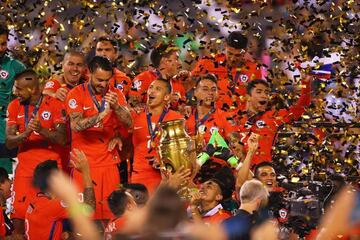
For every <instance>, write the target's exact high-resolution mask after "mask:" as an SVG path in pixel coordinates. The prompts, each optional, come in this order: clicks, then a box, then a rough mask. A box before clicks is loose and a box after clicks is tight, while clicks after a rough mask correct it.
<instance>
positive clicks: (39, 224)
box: [26, 149, 95, 240]
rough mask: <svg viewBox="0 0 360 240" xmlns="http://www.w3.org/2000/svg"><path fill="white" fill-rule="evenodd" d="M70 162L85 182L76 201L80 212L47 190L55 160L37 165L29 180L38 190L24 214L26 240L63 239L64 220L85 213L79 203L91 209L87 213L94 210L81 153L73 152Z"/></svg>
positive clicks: (87, 175) (89, 180)
mask: <svg viewBox="0 0 360 240" xmlns="http://www.w3.org/2000/svg"><path fill="white" fill-rule="evenodd" d="M72 161H73V163H74V165H75V166H76V168H77V169H79V171H81V173H82V179H83V181H84V192H83V193H81V194H79V199H78V201H79V204H78V206H77V207H78V208H79V209H74V208H73V207H72V206H70V207H69V209H67V206H66V205H65V204H64V202H63V201H61V199H58V198H57V197H58V196H56V194H54V193H53V192H52V191H51V189H49V177H51V175H52V174H53V173H54V172H56V171H59V169H58V166H57V163H56V161H53V160H47V161H45V162H43V163H40V164H39V165H38V166H36V168H35V171H34V176H33V179H32V183H33V185H34V186H35V187H36V188H37V189H39V191H38V192H37V194H36V197H35V198H34V199H33V200H32V201H31V203H30V205H29V207H28V209H27V212H26V236H27V239H29V240H30V239H63V238H62V233H63V231H64V232H65V231H66V229H65V228H64V225H63V221H64V220H65V219H67V218H68V215H69V214H70V216H71V214H77V213H76V211H82V210H87V209H86V207H85V208H82V207H84V206H82V205H80V203H81V202H84V203H85V204H87V205H88V207H90V208H89V209H88V210H89V211H92V210H93V209H94V207H95V193H94V188H93V183H92V180H91V176H90V172H89V171H90V170H89V164H88V161H87V159H86V156H85V154H84V153H83V152H81V151H80V150H77V149H75V150H74V152H73V153H72ZM80 208H82V209H80ZM68 234H70V233H68Z"/></svg>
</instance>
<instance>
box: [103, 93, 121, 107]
mask: <svg viewBox="0 0 360 240" xmlns="http://www.w3.org/2000/svg"><path fill="white" fill-rule="evenodd" d="M105 101H106V102H107V103H108V104H109V106H110V108H111V109H113V110H115V109H116V108H117V107H118V106H119V102H118V95H117V93H116V92H112V91H109V92H108V93H106V95H105Z"/></svg>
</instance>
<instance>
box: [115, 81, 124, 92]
mask: <svg viewBox="0 0 360 240" xmlns="http://www.w3.org/2000/svg"><path fill="white" fill-rule="evenodd" d="M115 88H117V89H120V90H121V91H122V90H123V89H124V86H123V85H122V83H117V84H115Z"/></svg>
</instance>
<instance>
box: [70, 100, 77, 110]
mask: <svg viewBox="0 0 360 240" xmlns="http://www.w3.org/2000/svg"><path fill="white" fill-rule="evenodd" d="M69 107H70V108H71V109H75V108H76V107H77V102H76V100H75V99H73V98H72V99H70V100H69Z"/></svg>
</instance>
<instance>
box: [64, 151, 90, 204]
mask: <svg viewBox="0 0 360 240" xmlns="http://www.w3.org/2000/svg"><path fill="white" fill-rule="evenodd" d="M70 156H71V160H70V162H71V164H72V165H73V166H74V167H75V168H76V169H77V170H79V171H80V172H81V175H82V180H83V184H84V192H83V194H84V203H86V204H88V205H89V206H90V207H91V208H92V209H94V210H95V207H96V200H95V192H94V186H93V182H92V179H91V175H90V167H89V162H88V160H87V158H86V155H85V153H84V152H82V151H80V150H79V149H74V150H73V151H72V152H70Z"/></svg>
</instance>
